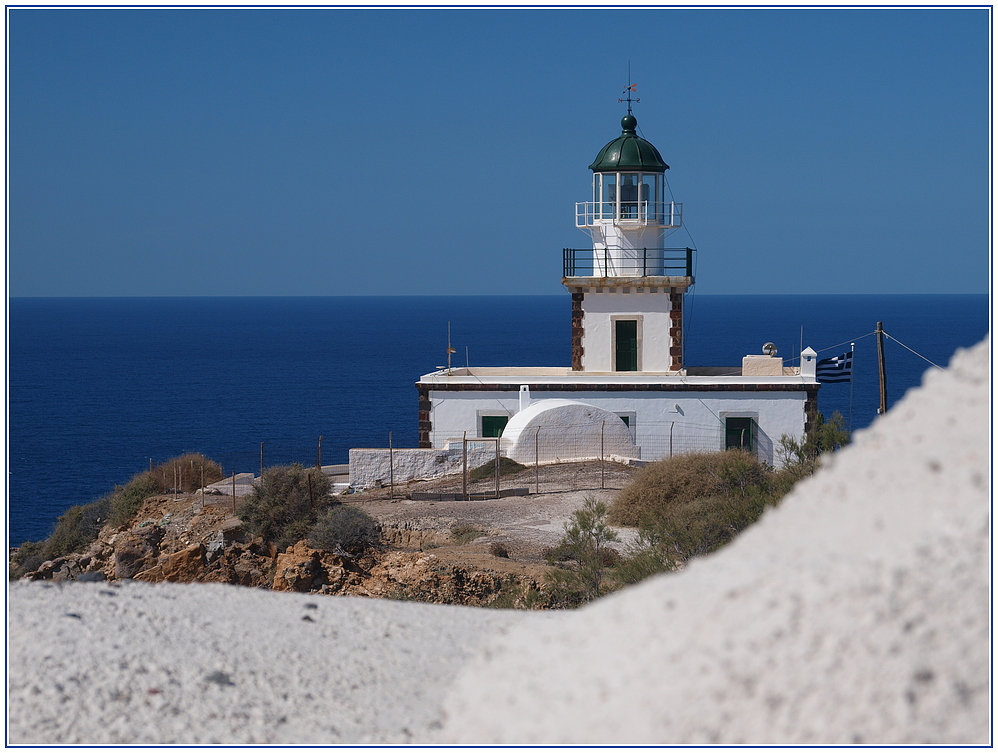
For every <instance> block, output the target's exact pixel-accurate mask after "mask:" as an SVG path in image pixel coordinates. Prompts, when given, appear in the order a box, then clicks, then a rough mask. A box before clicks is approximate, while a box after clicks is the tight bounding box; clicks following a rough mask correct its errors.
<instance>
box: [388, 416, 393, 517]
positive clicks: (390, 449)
mask: <svg viewBox="0 0 998 753" xmlns="http://www.w3.org/2000/svg"><path fill="white" fill-rule="evenodd" d="M388 485H389V487H390V488H391V495H392V497H391V499H392V501H393V502H394V501H395V450H394V448H393V447H392V433H391V432H388Z"/></svg>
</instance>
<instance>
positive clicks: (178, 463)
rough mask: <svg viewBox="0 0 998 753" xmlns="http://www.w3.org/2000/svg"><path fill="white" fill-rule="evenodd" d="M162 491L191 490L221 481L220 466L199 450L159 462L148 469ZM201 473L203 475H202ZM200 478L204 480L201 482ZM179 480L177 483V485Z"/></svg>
mask: <svg viewBox="0 0 998 753" xmlns="http://www.w3.org/2000/svg"><path fill="white" fill-rule="evenodd" d="M150 474H151V475H152V477H153V478H154V479H155V480H156V483H157V484H158V485H159V490H160V491H162V492H166V491H173V490H174V488H176V490H177V491H178V492H193V491H197V490H198V489H200V488H201V487H202V486H205V485H207V484H214V483H215V482H216V481H221V480H222V479H223V478H224V476H223V475H222V466H220V465H219V464H218V463H216V462H215V461H214V460H211V459H209V458H206V457H205V456H204V455H202V454H201V453H200V452H188V453H187V454H185V455H180V456H179V457H175V458H171V459H170V460H167V461H166V462H165V463H160V464H159V465H157V466H156V467H155V468H153V469H152V471H150ZM202 474H203V475H202ZM202 478H203V479H204V482H203V483H202ZM178 480H179V485H178Z"/></svg>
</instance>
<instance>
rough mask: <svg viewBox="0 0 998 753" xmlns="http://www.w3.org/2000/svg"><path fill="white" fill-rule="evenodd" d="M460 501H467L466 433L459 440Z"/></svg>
mask: <svg viewBox="0 0 998 753" xmlns="http://www.w3.org/2000/svg"><path fill="white" fill-rule="evenodd" d="M461 469H462V470H461V499H462V500H464V501H465V502H467V501H468V432H464V437H463V438H462V440H461Z"/></svg>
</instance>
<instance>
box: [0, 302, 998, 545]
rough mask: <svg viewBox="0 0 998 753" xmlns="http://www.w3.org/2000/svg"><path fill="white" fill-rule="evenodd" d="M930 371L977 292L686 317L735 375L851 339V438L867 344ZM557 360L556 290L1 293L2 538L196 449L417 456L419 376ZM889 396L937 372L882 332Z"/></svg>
mask: <svg viewBox="0 0 998 753" xmlns="http://www.w3.org/2000/svg"><path fill="white" fill-rule="evenodd" d="M878 321H882V322H883V323H884V330H885V331H886V332H887V333H888V334H889V335H891V336H892V337H893V338H895V339H896V340H897V341H900V342H901V343H903V344H904V345H906V346H908V348H911V349H912V350H914V351H916V352H917V353H919V354H921V356H924V358H927V359H928V360H929V361H933V362H935V363H937V364H939V365H941V366H945V365H946V364H947V362H948V361H949V359H950V357H951V356H952V355H953V352H954V351H955V350H956V349H957V348H959V347H964V346H969V345H973V344H974V343H976V342H978V341H979V340H981V339H982V338H983V337H984V336H985V334H986V333H987V331H988V326H989V303H988V297H987V296H986V295H895V296H810V295H786V296H707V295H695V294H694V295H691V296H689V297H688V298H687V309H686V319H685V325H686V340H687V342H686V347H687V350H686V363H687V365H689V366H737V365H740V364H741V358H742V356H744V355H746V354H749V353H761V348H762V345H763V343H765V342H767V341H772V342H774V343H776V344H777V346H778V347H779V350H780V355H782V356H783V357H784V358H785V359H787V363H788V365H796V363H797V361H796V359H797V357H798V355H799V351H800V346H801V342H803V345H804V347H807V346H808V345H810V346H811V347H813V348H814V349H815V350H817V351H819V355H820V357H827V356H832V355H837V354H839V353H844V352H846V351H847V350H848V349H849V343H850V342H852V341H855V342H856V357H855V371H854V384H853V386H852V390H851V392H852V396H851V401H850V385H848V384H832V385H825V386H823V387H822V388H821V392H820V396H819V405H820V409H821V410H822V412H823V413H825V414H826V416H827V415H831V414H832V413H833V412H834V411H839V412H840V413H842V414H843V416H845V417H846V418H847V420H848V418H849V416H850V406H851V418H852V424H853V428H854V429H859V428H862V427H865V426H867V425H868V424H869V423H870V422H871V421H873V420H874V418H875V417H876V413H877V406H878V404H879V393H878V375H877V351H876V342H875V338H874V337H872V333H873V331H874V329H875V327H876V323H877V322H878ZM448 324H449V327H450V337H451V342H452V343H453V347H454V348H455V350H456V353H455V354H454V355H453V356H452V359H453V364H454V365H455V366H463V365H464V364H465V363H466V362H467V363H470V365H472V366H503V365H506V366H554V365H557V366H568V365H570V363H571V355H570V301H569V297H568V296H567V295H558V296H495V297H330V298H304V297H303V298H234V297H225V298H12V299H10V300H9V301H8V373H9V376H8V437H7V439H8V442H7V452H8V470H9V476H8V488H7V500H8V522H9V525H8V543H9V544H11V545H18V544H20V543H21V542H22V541H25V540H37V539H40V538H44V537H45V536H47V535H48V534H49V533H50V532H51V529H52V526H53V525H54V523H55V520H56V518H57V517H58V515H59V514H60V513H62V512H63V511H64V510H66V509H67V508H69V507H71V506H72V505H76V504H82V503H86V502H90V501H91V500H94V499H96V498H98V497H100V496H103V495H104V494H106V493H107V492H109V491H110V490H112V489H113V488H114V486H115V484H118V483H123V482H125V481H127V480H128V479H129V478H131V477H132V476H133V475H134V474H135V473H138V472H140V471H142V470H144V469H145V468H147V467H148V465H149V461H150V459H152V461H153V462H155V463H158V462H161V461H164V460H167V459H169V458H171V457H174V456H176V455H179V454H182V453H184V452H188V451H197V452H202V453H204V454H205V455H207V456H209V457H211V458H213V459H215V460H217V461H218V462H219V463H221V464H222V466H223V467H224V469H225V471H226V473H229V472H232V471H235V472H244V471H257V470H258V469H259V463H260V444H261V442H262V443H264V457H265V462H266V464H267V465H272V464H283V463H290V462H302V463H306V464H308V463H314V462H315V461H316V456H317V452H318V445H319V437H320V436H321V437H322V442H321V447H322V450H321V451H322V462H323V463H324V464H331V463H345V462H347V453H348V450H349V449H350V448H351V447H386V446H387V445H388V439H389V433H391V435H392V441H393V443H394V445H395V446H396V447H414V446H415V445H416V438H417V426H416V389H415V387H414V383H415V382H416V380H417V379H418V378H419V376H420V375H421V374H425V373H427V372H430V371H433V370H434V369H435V368H437V367H439V366H442V365H444V364H446V359H447V356H446V347H447V342H448V340H447V338H448ZM886 354H887V355H886V360H887V373H888V393H889V402H890V404H891V405H893V404H894V403H895V402H897V401H898V400H900V399H901V397H902V396H903V395H904V393H905V392H906V391H907V390H908V389H910V388H911V387H913V386H915V385H917V384H919V383H920V381H921V378H922V374H923V372H924V371H925V370H926V369H927V368H931V367H930V366H929V364H928V363H927V362H926V361H925V360H923V359H922V358H920V357H919V356H917V355H914V354H913V353H911V352H910V351H909V350H907V349H906V348H904V347H902V346H901V345H899V344H898V342H896V341H895V340H890V339H889V340H888V341H887V347H886Z"/></svg>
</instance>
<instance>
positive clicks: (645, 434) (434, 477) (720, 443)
mask: <svg viewBox="0 0 998 753" xmlns="http://www.w3.org/2000/svg"><path fill="white" fill-rule="evenodd" d="M607 423H608V422H603V423H601V424H578V425H569V424H563V425H550V424H548V425H544V426H540V427H530V428H528V429H526V430H524V431H523V432H521V434H520V436H519V437H518V438H517V440H516V441H515V442H511V441H510V440H509V439H508V438H503V437H499V438H495V437H464V438H455V439H454V440H452V441H451V442H450V443H449V449H444V448H438V449H427V450H414V449H411V448H398V447H393V444H394V443H393V441H392V434H391V433H388V435H387V436H386V437H385V439H386V440H387V441H386V445H388V447H384V448H383V449H381V450H371V451H365V452H378V453H381V454H382V455H383V463H384V468H383V470H382V471H380V472H379V473H378V474H376V475H377V476H378V477H379V478H378V483H377V484H375V485H376V486H381V487H385V488H386V489H387V490H388V491H389V493H390V494H391V495H392V496H393V497H399V498H401V497H406V496H409V497H413V498H425V499H469V500H474V499H495V498H501V497H504V496H510V495H525V494H542V493H550V492H560V491H573V490H584V489H611V490H612V489H620V488H623V486H624V485H625V484H626V483H627V481H628V480H629V479H630V478H631V477H632V476H633V474H634V472H635V467H639V466H641V465H644V464H646V463H648V462H653V461H656V460H661V459H663V458H668V457H672V456H675V455H683V454H689V453H694V452H718V451H721V450H723V449H724V447H725V444H726V442H729V441H730V438H726V437H725V431H724V425H723V424H722V423H720V422H718V423H717V424H716V425H700V424H693V423H689V422H685V421H661V422H644V423H642V424H640V425H637V426H635V425H631V426H626V427H625V426H624V424H623V423H621V424H620V425H613V426H607V425H606V424H607ZM325 444H326V448H327V453H326V457H324V456H323V438H322V437H317V438H316V439H314V440H312V441H308V440H302V441H293V440H292V441H289V440H284V441H273V440H271V441H264V442H260V443H259V444H257V445H253V446H252V447H250V448H247V449H246V450H244V451H243V452H241V453H238V456H230V457H228V458H226V461H225V462H223V467H224V468H225V473H226V479H225V480H224V481H222V482H219V484H217V485H216V487H217V488H218V489H220V490H221V492H222V493H223V494H224V495H226V496H230V494H231V492H230V489H235V490H236V496H242V495H243V494H244V493H247V492H248V491H249V489H250V488H251V486H249V485H250V484H251V482H252V477H253V476H259V475H260V474H261V473H262V472H263V470H264V469H266V468H268V467H272V466H277V465H288V464H291V463H298V464H301V465H303V466H320V467H323V468H324V470H325V472H326V473H327V474H328V475H331V476H334V481H337V482H339V483H340V484H345V483H346V481H347V476H346V472H347V468H346V466H345V465H343V464H339V465H333V464H332V463H329V462H328V461H330V460H332V458H330V457H329V454H330V452H329V451H328V450H329V448H330V446H331V443H330V442H328V441H327V442H326V443H325ZM744 444H745V446H746V447H749V449H751V450H753V451H755V452H757V453H758V454H759V455H760V457H761V458H763V459H767V456H766V452H765V450H766V448H765V447H763V446H761V443H760V442H759V439H758V438H757V437H756V436H754V435H753V436H752V437H751V438H749V439H746V441H745V443H744ZM341 452H342V450H340V451H338V453H337V454H340V453H341ZM413 453H427V454H428V455H429V458H428V459H427V460H426V461H425V462H424V463H423V466H422V470H420V469H419V468H417V469H416V470H413V464H412V463H411V461H407V460H406V458H407V457H411V455H412V454H413ZM434 453H436V454H437V455H436V456H434V455H433V454H434ZM769 454H770V455H771V454H772V453H771V452H770V453H769ZM445 456H446V457H445ZM445 459H446V460H447V461H448V462H447V463H444V462H443V460H445ZM511 460H512V461H515V463H512V462H510V461H511ZM427 468H429V469H439V470H437V471H434V470H430V471H427V470H426V469H427ZM334 474H335V475H334ZM344 490H345V487H344V486H340V487H339V488H338V491H344Z"/></svg>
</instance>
